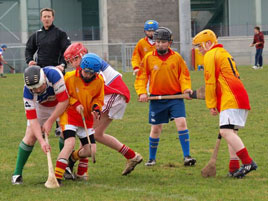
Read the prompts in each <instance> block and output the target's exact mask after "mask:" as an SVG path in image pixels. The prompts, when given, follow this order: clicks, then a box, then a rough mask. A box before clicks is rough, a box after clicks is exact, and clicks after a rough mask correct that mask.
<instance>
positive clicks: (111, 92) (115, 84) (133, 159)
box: [60, 42, 143, 179]
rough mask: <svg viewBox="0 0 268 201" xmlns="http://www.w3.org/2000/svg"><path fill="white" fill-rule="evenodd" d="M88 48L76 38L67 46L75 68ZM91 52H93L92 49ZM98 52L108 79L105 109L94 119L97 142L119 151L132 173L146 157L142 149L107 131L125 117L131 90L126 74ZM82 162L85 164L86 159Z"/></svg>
mask: <svg viewBox="0 0 268 201" xmlns="http://www.w3.org/2000/svg"><path fill="white" fill-rule="evenodd" d="M87 52H88V50H87V49H86V47H85V46H84V45H83V44H82V43H77V42H76V43H73V44H72V45H70V46H69V47H68V48H67V49H66V51H65V53H64V58H65V60H66V61H67V62H68V63H69V64H70V65H71V66H72V67H73V68H76V69H79V68H80V63H81V60H82V56H83V55H85V54H86V53H87ZM91 55H93V54H92V53H91ZM95 56H96V57H98V58H99V59H100V60H101V63H102V64H101V67H100V74H101V75H102V76H103V79H104V105H103V107H102V109H103V110H102V111H101V118H100V121H97V122H94V125H93V127H94V129H95V134H94V136H95V139H96V141H97V142H100V143H102V144H103V145H105V146H107V147H110V148H111V149H114V150H116V151H118V152H119V153H121V154H122V156H124V157H125V158H126V159H127V163H126V166H125V169H124V170H123V172H122V175H128V174H130V173H131V172H132V171H133V170H134V169H135V167H136V166H137V165H138V164H140V163H141V162H142V160H143V158H142V156H141V155H140V154H139V153H137V152H135V151H134V150H132V149H131V148H130V147H128V146H127V145H125V144H123V143H122V142H120V141H119V140H118V139H117V138H115V137H114V136H112V135H109V134H106V130H107V128H108V126H109V125H110V124H111V123H112V122H113V120H116V119H122V118H123V116H124V113H125V109H126V106H127V103H128V102H129V100H130V92H129V90H128V87H127V85H126V84H125V83H124V81H123V78H122V75H121V74H120V73H119V72H117V71H116V70H114V68H113V67H112V66H110V64H108V63H107V62H106V61H104V60H103V59H102V58H100V57H99V56H97V55H95ZM60 147H63V140H62V139H61V138H60ZM80 164H81V161H80V162H79V164H78V170H79V168H80ZM82 165H83V166H84V165H85V163H83V164H82ZM73 166H74V163H72V162H71V161H69V167H67V169H66V173H65V175H64V177H65V178H67V179H68V178H69V179H73V174H72V172H73Z"/></svg>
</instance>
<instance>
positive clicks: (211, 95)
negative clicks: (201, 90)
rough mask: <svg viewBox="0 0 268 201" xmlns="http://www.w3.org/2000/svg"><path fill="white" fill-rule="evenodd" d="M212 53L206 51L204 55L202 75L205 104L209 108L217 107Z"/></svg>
mask: <svg viewBox="0 0 268 201" xmlns="http://www.w3.org/2000/svg"><path fill="white" fill-rule="evenodd" d="M214 56H215V55H214V54H210V52H208V53H207V54H206V55H205V57H204V66H205V70H204V76H205V85H206V104H207V107H208V108H209V109H211V108H217V95H216V77H215V68H216V66H215V60H214Z"/></svg>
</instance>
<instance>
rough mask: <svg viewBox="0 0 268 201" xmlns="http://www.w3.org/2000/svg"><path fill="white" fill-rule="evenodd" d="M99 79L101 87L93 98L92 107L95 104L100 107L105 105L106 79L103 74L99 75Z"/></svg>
mask: <svg viewBox="0 0 268 201" xmlns="http://www.w3.org/2000/svg"><path fill="white" fill-rule="evenodd" d="M98 78H99V80H100V88H99V90H98V93H97V94H96V95H95V96H94V98H93V100H92V105H91V108H92V107H93V105H95V104H97V105H98V106H99V107H100V108H102V106H103V104H104V103H103V100H104V81H103V78H102V76H98Z"/></svg>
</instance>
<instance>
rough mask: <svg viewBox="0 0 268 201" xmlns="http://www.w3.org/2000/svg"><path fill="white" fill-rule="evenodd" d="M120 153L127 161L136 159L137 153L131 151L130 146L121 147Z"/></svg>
mask: <svg viewBox="0 0 268 201" xmlns="http://www.w3.org/2000/svg"><path fill="white" fill-rule="evenodd" d="M119 152H120V153H121V154H122V155H123V156H125V158H126V159H131V158H134V157H135V155H136V154H135V152H134V151H133V150H132V149H130V148H129V147H128V146H126V145H124V144H123V146H122V147H121V149H120V150H119Z"/></svg>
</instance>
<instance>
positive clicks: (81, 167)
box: [77, 158, 88, 176]
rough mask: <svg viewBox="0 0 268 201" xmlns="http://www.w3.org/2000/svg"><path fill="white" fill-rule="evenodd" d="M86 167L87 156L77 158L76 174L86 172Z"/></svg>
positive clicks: (80, 174)
mask: <svg viewBox="0 0 268 201" xmlns="http://www.w3.org/2000/svg"><path fill="white" fill-rule="evenodd" d="M87 169H88V158H81V159H80V160H79V164H78V168H77V175H79V176H82V175H84V174H85V173H87Z"/></svg>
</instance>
